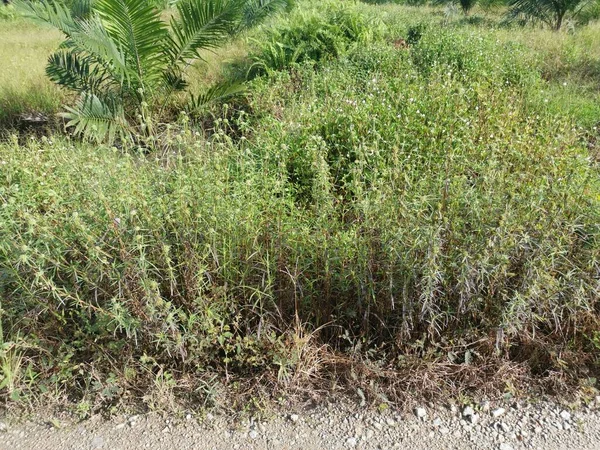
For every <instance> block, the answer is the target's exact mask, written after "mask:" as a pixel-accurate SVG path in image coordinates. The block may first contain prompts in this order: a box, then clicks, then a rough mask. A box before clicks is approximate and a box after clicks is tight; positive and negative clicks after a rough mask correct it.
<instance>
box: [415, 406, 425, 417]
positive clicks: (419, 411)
mask: <svg viewBox="0 0 600 450" xmlns="http://www.w3.org/2000/svg"><path fill="white" fill-rule="evenodd" d="M415 415H416V416H417V417H418V418H419V419H424V418H425V417H427V410H426V409H425V408H415Z"/></svg>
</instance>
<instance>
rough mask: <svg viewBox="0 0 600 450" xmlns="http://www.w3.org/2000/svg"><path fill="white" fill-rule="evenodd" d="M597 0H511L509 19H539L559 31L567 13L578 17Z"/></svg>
mask: <svg viewBox="0 0 600 450" xmlns="http://www.w3.org/2000/svg"><path fill="white" fill-rule="evenodd" d="M596 1H598V0H511V1H510V3H509V12H508V19H509V21H511V20H519V19H525V20H539V21H542V22H543V23H545V24H546V25H548V26H549V27H550V28H552V29H553V30H555V31H558V30H560V29H561V27H562V24H563V22H564V19H565V17H566V16H567V14H570V15H571V16H572V17H576V16H577V15H578V14H579V13H580V12H581V11H582V10H583V9H585V8H586V7H587V6H589V5H591V4H592V3H594V2H596Z"/></svg>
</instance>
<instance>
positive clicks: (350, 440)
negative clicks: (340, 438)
mask: <svg viewBox="0 0 600 450" xmlns="http://www.w3.org/2000/svg"><path fill="white" fill-rule="evenodd" d="M356 443H357V441H356V438H353V437H351V438H348V439H347V440H346V444H347V445H348V446H349V447H356Z"/></svg>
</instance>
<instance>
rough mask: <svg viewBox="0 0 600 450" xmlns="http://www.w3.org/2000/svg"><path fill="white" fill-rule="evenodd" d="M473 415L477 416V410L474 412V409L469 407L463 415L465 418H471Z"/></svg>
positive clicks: (464, 410)
mask: <svg viewBox="0 0 600 450" xmlns="http://www.w3.org/2000/svg"><path fill="white" fill-rule="evenodd" d="M473 414H475V410H474V409H473V408H472V407H470V406H467V407H466V408H465V409H463V413H462V415H463V416H464V417H470V416H472V415H473Z"/></svg>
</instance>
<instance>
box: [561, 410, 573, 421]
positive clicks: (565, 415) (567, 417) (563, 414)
mask: <svg viewBox="0 0 600 450" xmlns="http://www.w3.org/2000/svg"><path fill="white" fill-rule="evenodd" d="M560 417H561V419H562V420H571V413H570V412H569V411H565V410H563V411H561V412H560Z"/></svg>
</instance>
